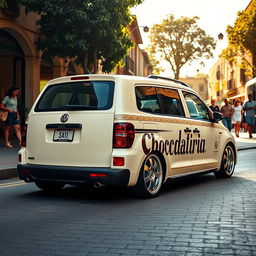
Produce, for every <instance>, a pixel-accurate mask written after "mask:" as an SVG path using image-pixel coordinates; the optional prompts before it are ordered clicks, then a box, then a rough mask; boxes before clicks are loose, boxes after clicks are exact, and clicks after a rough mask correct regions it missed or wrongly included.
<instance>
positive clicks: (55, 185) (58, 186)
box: [35, 181, 65, 192]
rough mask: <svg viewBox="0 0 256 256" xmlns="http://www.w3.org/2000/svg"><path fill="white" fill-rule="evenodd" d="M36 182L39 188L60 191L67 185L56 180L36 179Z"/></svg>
mask: <svg viewBox="0 0 256 256" xmlns="http://www.w3.org/2000/svg"><path fill="white" fill-rule="evenodd" d="M35 184H36V186H37V187H38V188H40V189H42V190H44V191H48V192H54V191H59V190H61V189H62V188H63V187H64V185H65V184H62V183H54V182H46V181H35Z"/></svg>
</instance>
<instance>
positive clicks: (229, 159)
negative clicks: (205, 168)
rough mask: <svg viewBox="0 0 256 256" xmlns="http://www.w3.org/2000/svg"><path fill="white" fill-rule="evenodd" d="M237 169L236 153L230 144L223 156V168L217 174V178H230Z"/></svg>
mask: <svg viewBox="0 0 256 256" xmlns="http://www.w3.org/2000/svg"><path fill="white" fill-rule="evenodd" d="M234 169H235V152H234V148H233V147H232V146H231V145H230V144H228V145H227V146H226V147H225V150H224V152H223V155H222V160H221V168H220V170H219V171H217V172H215V173H214V174H215V176H216V177H217V178H230V177H231V176H232V175H233V173H234Z"/></svg>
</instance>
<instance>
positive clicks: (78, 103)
mask: <svg viewBox="0 0 256 256" xmlns="http://www.w3.org/2000/svg"><path fill="white" fill-rule="evenodd" d="M113 93H114V82H110V81H90V82H72V83H63V84H55V85H51V86H49V87H48V88H47V89H46V90H45V92H44V94H43V95H42V96H41V98H40V100H39V102H38V103H37V105H36V107H35V111H36V112H44V111H66V110H107V109H110V108H111V107H112V103H113Z"/></svg>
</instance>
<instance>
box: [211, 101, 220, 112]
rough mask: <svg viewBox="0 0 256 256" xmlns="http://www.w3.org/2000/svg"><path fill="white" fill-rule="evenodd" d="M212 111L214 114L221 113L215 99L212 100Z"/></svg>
mask: <svg viewBox="0 0 256 256" xmlns="http://www.w3.org/2000/svg"><path fill="white" fill-rule="evenodd" d="M210 109H211V110H212V112H220V108H219V106H218V105H217V104H216V100H214V99H212V100H211V105H210Z"/></svg>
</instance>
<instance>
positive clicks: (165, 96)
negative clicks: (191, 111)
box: [156, 88, 185, 116]
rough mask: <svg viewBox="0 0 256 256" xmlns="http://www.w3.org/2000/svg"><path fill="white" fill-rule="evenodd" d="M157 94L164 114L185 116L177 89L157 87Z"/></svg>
mask: <svg viewBox="0 0 256 256" xmlns="http://www.w3.org/2000/svg"><path fill="white" fill-rule="evenodd" d="M156 91H157V95H158V98H159V101H160V104H161V106H162V108H163V111H162V112H163V114H167V115H172V116H185V114H184V110H183V107H182V103H181V100H180V96H179V93H178V91H177V90H174V89H167V88H157V89H156Z"/></svg>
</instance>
